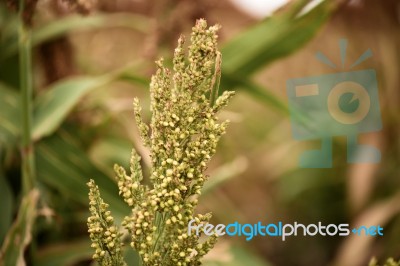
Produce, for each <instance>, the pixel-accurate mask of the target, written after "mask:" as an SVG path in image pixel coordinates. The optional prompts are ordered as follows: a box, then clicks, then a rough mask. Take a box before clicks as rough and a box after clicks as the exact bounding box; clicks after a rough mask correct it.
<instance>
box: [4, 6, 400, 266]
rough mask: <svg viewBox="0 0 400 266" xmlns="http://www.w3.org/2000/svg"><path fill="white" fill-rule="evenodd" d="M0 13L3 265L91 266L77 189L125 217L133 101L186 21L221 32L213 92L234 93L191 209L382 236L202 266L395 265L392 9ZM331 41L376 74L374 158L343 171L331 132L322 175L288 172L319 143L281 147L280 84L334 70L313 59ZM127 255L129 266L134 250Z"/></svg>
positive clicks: (264, 246)
mask: <svg viewBox="0 0 400 266" xmlns="http://www.w3.org/2000/svg"><path fill="white" fill-rule="evenodd" d="M0 3H1V6H0V211H1V218H0V244H1V245H3V248H2V253H0V261H1V257H2V256H3V259H4V258H5V257H6V256H5V255H7V254H11V253H13V254H14V253H15V254H14V255H15V256H18V255H21V254H23V257H24V258H25V260H26V264H27V265H38V266H44V265H49V266H54V265H93V263H92V262H91V259H90V258H91V255H92V250H91V248H90V241H89V237H88V235H87V227H86V219H87V217H88V210H87V205H88V199H87V193H88V190H87V187H86V182H87V181H88V180H89V178H93V179H95V180H96V183H98V184H99V186H100V190H101V192H102V195H103V197H104V199H105V201H107V202H108V203H110V205H111V210H112V213H113V214H114V216H116V217H117V219H118V220H121V218H122V217H123V216H124V215H125V214H126V213H127V212H128V209H127V207H126V206H125V205H124V203H123V202H122V200H121V199H120V198H119V197H118V192H117V186H116V185H115V182H114V179H113V172H112V169H113V164H114V163H119V164H121V165H124V166H128V164H129V157H130V151H131V149H132V147H134V148H135V149H136V150H137V151H138V152H139V153H140V154H141V155H142V156H143V158H144V160H143V164H144V166H145V168H147V170H146V171H147V173H148V172H149V170H148V169H149V168H148V166H149V164H148V162H149V161H148V160H147V159H146V158H148V157H146V156H147V151H146V150H145V149H144V148H143V146H142V144H141V143H140V138H139V135H138V132H137V128H136V125H135V122H134V118H133V110H132V100H133V97H135V96H136V97H139V98H140V99H141V101H142V105H143V107H144V114H145V119H146V120H148V119H149V118H150V115H151V114H150V112H149V109H148V106H149V90H148V88H149V86H148V84H149V79H150V77H151V75H152V73H154V71H155V64H154V61H155V60H156V59H158V58H159V57H161V56H163V57H164V58H165V59H166V61H167V62H168V64H169V65H171V56H172V54H173V49H174V47H175V45H176V42H177V39H178V37H179V35H180V34H185V35H187V36H188V34H189V33H190V29H191V27H192V26H193V25H194V23H195V20H196V19H198V18H205V19H207V21H208V23H209V24H210V25H212V24H216V23H218V24H220V25H222V29H221V31H220V38H219V43H220V45H219V47H220V50H221V51H222V55H223V68H222V81H221V88H220V91H223V90H236V91H237V95H236V96H235V98H234V100H233V102H232V103H231V104H230V106H229V107H228V108H227V109H226V110H225V111H224V112H222V113H221V115H220V118H221V119H230V120H231V124H230V126H229V129H228V132H227V134H226V135H225V136H224V137H223V138H222V140H221V142H220V144H219V149H218V151H217V155H216V156H215V157H214V158H213V160H212V163H211V165H210V167H209V170H208V173H209V174H210V176H211V178H210V181H209V183H208V184H207V185H206V187H205V191H204V193H203V195H202V197H201V198H200V206H199V208H198V211H199V212H206V211H207V212H208V211H211V212H212V213H213V220H212V223H213V224H217V223H225V224H227V223H231V222H235V221H238V222H240V223H257V222H258V221H261V222H264V223H270V222H278V221H283V222H287V223H293V222H295V221H297V222H299V223H304V224H310V223H318V222H319V221H321V222H322V223H323V224H329V223H335V224H339V223H349V224H350V225H351V226H357V225H378V224H379V225H381V226H382V227H384V236H380V237H364V236H353V235H352V236H349V237H318V236H316V237H303V236H297V237H290V238H288V239H287V240H286V241H285V242H282V241H281V239H280V238H273V237H256V238H254V239H253V240H251V241H246V240H245V238H244V237H229V238H228V237H222V238H221V239H220V241H219V242H218V244H217V246H216V247H215V249H214V250H213V251H212V252H211V253H210V254H209V255H208V256H207V257H206V259H205V260H204V264H205V265H207V266H211V265H232V266H236V265H238V266H239V265H252V266H258V265H278V266H280V265H282V266H286V265H294V266H296V265H299V266H303V265H335V266H336V265H337V266H358V265H367V264H368V262H369V260H370V259H371V258H372V257H376V258H377V259H378V260H379V261H383V260H385V259H386V258H387V257H394V258H397V259H399V258H400V189H399V188H400V179H399V177H400V139H399V137H398V136H399V133H400V126H399V122H400V112H399V111H400V110H399V106H400V90H399V85H400V78H399V70H400V63H399V62H400V27H399V26H400V25H399V24H400V3H399V2H398V1H397V0H385V1H374V0H343V1H327V0H325V1H324V0H320V1H293V0H292V1H290V0H273V1H272V0H271V1H260V0H258V1H257V0H252V1H246V0H220V1H212V0H197V1H189V0H157V1H156V0H147V1H145V0H114V1H106V0H38V1H37V2H36V1H35V0H30V1H26V4H25V9H24V12H23V13H22V14H21V15H20V16H18V15H17V13H16V9H17V6H18V3H17V1H15V0H2V1H0ZM35 5H36V6H35ZM21 17H22V18H23V20H24V23H25V25H26V26H25V31H26V32H28V33H30V36H31V42H32V47H33V49H32V68H30V67H29V62H28V63H27V65H28V67H26V68H25V71H22V70H21V69H24V67H21V64H24V62H21V61H19V56H18V54H19V53H21V50H20V49H19V48H18V39H19V38H20V37H19V34H23V32H22V33H21V27H20V26H19V25H20V24H21ZM22 31H23V30H22ZM341 38H345V39H347V40H348V48H347V61H348V62H349V64H350V62H354V61H355V60H357V59H358V57H359V56H360V55H361V54H362V53H363V52H365V51H366V50H367V49H371V50H372V52H373V57H371V58H369V59H368V60H366V61H365V62H363V63H362V64H360V65H358V66H357V67H356V68H355V70H363V69H371V68H372V69H375V70H376V72H377V80H378V87H379V101H380V106H381V114H382V123H383V129H382V130H381V131H379V132H372V133H368V134H362V135H360V141H361V142H362V143H368V144H371V145H373V146H375V147H378V148H379V149H380V150H381V153H382V160H381V162H380V163H378V164H348V163H347V162H346V138H345V137H342V136H339V137H334V138H333V167H332V168H329V169H302V168H299V166H298V158H299V156H300V154H301V153H302V152H303V151H305V150H308V149H310V148H311V147H318V145H319V142H318V140H315V141H296V140H293V137H292V134H291V125H290V117H289V112H288V104H287V102H288V100H287V95H286V80H288V79H291V78H300V77H309V76H318V75H322V74H327V73H336V72H340V71H347V70H348V69H347V68H346V67H345V68H343V69H332V68H330V67H329V66H327V65H324V64H322V63H321V62H320V61H318V60H316V58H315V54H316V53H317V52H318V51H320V52H323V53H324V54H325V55H327V57H329V58H330V59H331V61H332V62H333V63H335V64H337V65H340V50H339V45H338V42H339V39H341ZM25 63H26V62H25ZM26 79H28V80H32V83H33V107H32V116H33V122H32V132H31V136H32V138H33V147H34V157H35V158H34V160H35V164H36V167H35V173H36V174H35V175H36V180H37V187H38V188H39V197H38V198H35V199H36V200H35V204H37V213H36V215H37V218H36V219H34V216H35V212H34V211H32V208H34V206H35V205H33V207H32V206H31V205H29V202H32V199H31V198H29V197H28V196H29V195H27V194H26V193H24V191H23V189H22V188H23V184H22V181H21V153H20V152H19V147H20V145H21V144H20V143H21V126H20V124H21V122H20V113H21V112H23V108H22V106H21V102H20V99H19V94H20V93H21V92H20V91H19V88H20V87H21V84H22V83H23V82H24V81H23V80H26ZM24 199H25V201H24ZM11 228H14V229H15V230H17V232H18V234H17V235H13V232H14V233H15V230H11ZM30 237H31V242H30V244H29V245H28V243H29V239H30ZM11 240H13V241H14V242H11V243H14V245H13V244H11V245H10V241H11ZM26 245H28V247H27V249H26V251H25V252H24V251H23V249H24V248H25V246H26ZM126 257H127V260H128V261H129V262H130V264H129V265H136V255H135V254H134V253H133V252H131V251H129V252H126ZM3 263H5V262H3ZM0 264H1V262H0ZM4 265H6V266H9V265H10V266H11V265H12V264H7V263H5V264H4ZM18 265H22V264H18Z"/></svg>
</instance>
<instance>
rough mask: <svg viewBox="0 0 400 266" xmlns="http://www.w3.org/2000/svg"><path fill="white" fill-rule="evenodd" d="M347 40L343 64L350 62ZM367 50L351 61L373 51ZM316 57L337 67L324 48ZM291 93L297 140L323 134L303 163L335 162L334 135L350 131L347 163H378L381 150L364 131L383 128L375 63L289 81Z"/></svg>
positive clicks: (320, 165) (323, 165)
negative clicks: (361, 138)
mask: <svg viewBox="0 0 400 266" xmlns="http://www.w3.org/2000/svg"><path fill="white" fill-rule="evenodd" d="M346 47H347V41H346V40H341V41H340V48H341V55H342V66H344V63H345V57H346V52H345V51H346ZM371 55H372V52H371V51H370V50H367V51H366V52H365V53H364V54H363V55H361V56H360V58H359V59H358V60H357V61H356V62H355V63H354V64H353V65H352V66H351V67H350V68H352V67H354V66H356V65H358V64H360V63H361V62H363V61H364V60H365V59H367V58H368V57H370V56H371ZM317 58H318V59H319V60H320V61H322V62H323V63H325V64H328V65H329V66H331V67H334V68H336V65H334V64H333V63H332V62H331V61H330V60H329V59H328V58H327V57H325V56H324V55H323V54H322V53H318V54H317ZM286 85H287V94H288V99H289V111H290V116H291V126H292V134H293V137H294V139H296V140H313V139H320V140H321V148H320V149H318V150H309V151H305V152H303V153H302V154H301V156H300V167H304V168H331V167H332V137H334V136H346V137H347V162H348V163H378V162H380V159H381V154H380V151H379V150H378V149H377V148H375V147H372V146H368V145H361V144H359V143H358V141H357V138H358V135H359V134H361V133H368V132H376V131H379V130H381V129H382V120H381V113H380V107H379V95H378V85H377V79H376V72H375V70H373V69H366V70H359V71H349V72H338V73H333V74H327V75H321V76H315V77H306V78H295V79H289V80H288V81H287V84H286Z"/></svg>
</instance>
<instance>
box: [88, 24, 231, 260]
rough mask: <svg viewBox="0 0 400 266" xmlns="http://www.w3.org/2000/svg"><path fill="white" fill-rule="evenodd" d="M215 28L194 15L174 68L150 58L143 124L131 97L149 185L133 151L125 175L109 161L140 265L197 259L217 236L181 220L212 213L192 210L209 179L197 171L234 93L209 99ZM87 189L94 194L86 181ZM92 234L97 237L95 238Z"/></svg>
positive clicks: (215, 71) (217, 61) (199, 219)
mask: <svg viewBox="0 0 400 266" xmlns="http://www.w3.org/2000/svg"><path fill="white" fill-rule="evenodd" d="M218 29H219V26H211V27H207V23H206V21H205V20H203V19H200V20H198V21H197V23H196V25H195V26H194V27H193V31H192V35H191V44H190V45H189V47H188V56H187V59H186V52H185V48H184V44H185V39H184V37H183V36H182V37H181V38H179V40H178V46H177V48H176V49H175V53H174V59H173V70H174V73H173V74H172V73H171V72H170V70H169V69H167V68H166V67H164V65H163V60H162V59H161V60H159V61H157V62H156V64H157V72H156V74H155V75H154V76H153V77H152V79H151V83H150V93H151V106H150V110H151V112H152V117H151V121H150V125H147V124H146V123H145V122H143V120H142V116H141V113H140V112H141V107H140V103H139V100H138V99H135V100H134V102H133V105H134V112H135V120H136V123H137V125H138V128H139V132H140V135H141V139H142V141H143V142H144V144H145V145H146V146H147V147H148V148H149V149H150V153H151V175H150V181H151V186H145V185H143V184H142V182H141V181H142V179H143V177H142V169H141V165H140V157H139V155H138V154H137V153H136V152H135V151H133V152H132V156H131V168H130V174H128V173H126V171H125V170H124V169H123V168H122V167H120V166H115V172H116V176H117V181H118V187H119V191H120V195H121V196H122V197H123V199H124V200H125V202H126V203H127V204H128V205H129V206H130V207H131V208H132V213H131V215H129V216H126V217H125V219H124V221H123V222H122V226H123V227H124V228H125V229H126V230H127V231H128V232H129V235H130V236H131V246H132V247H133V248H134V249H135V250H137V252H138V253H139V255H140V257H141V260H142V262H143V264H144V265H148V266H156V265H168V266H169V265H200V264H201V263H200V259H201V258H202V257H203V256H204V255H205V254H206V253H207V252H209V251H210V249H212V247H213V246H214V244H215V243H216V240H217V237H216V235H213V236H211V237H209V238H208V239H205V240H203V238H202V239H201V240H200V236H198V235H196V234H194V233H192V234H188V223H189V221H190V220H192V219H194V220H195V223H194V224H195V225H196V224H197V225H198V224H200V223H206V222H208V221H209V220H210V218H211V214H206V215H201V214H197V215H195V214H194V209H195V207H196V205H197V197H198V196H199V195H200V194H201V189H202V187H203V185H204V183H205V182H206V181H207V179H208V176H207V175H205V174H204V172H205V170H206V168H207V163H208V161H209V160H210V159H211V157H212V156H213V155H214V153H215V151H216V147H217V143H218V141H219V139H220V137H221V135H222V134H224V133H225V129H226V126H227V122H228V121H225V122H222V123H221V122H219V121H218V118H217V113H218V112H219V111H220V109H221V108H222V107H224V106H225V105H227V103H228V101H229V99H230V98H231V97H232V96H233V94H234V93H233V92H224V93H223V94H222V95H221V96H220V97H219V98H217V99H216V100H214V99H213V97H212V95H216V94H217V92H216V89H217V88H218V85H219V84H218V82H216V81H217V80H219V74H220V65H221V54H220V53H219V52H218V51H217V31H218ZM89 184H90V186H93V183H89ZM91 193H92V194H93V193H95V191H94V192H92V188H91ZM96 195H97V194H96ZM93 197H94V196H93V195H92V198H93ZM98 200H99V199H93V200H91V201H94V202H96V201H98ZM101 202H102V201H101ZM92 209H93V208H92V207H91V210H92ZM97 212H98V211H97ZM92 215H93V212H92ZM89 228H90V229H89V230H93V228H94V226H93V225H91V224H89ZM103 230H107V229H103ZM200 233H201V232H200ZM100 239H102V238H101V237H100ZM92 240H93V238H92ZM96 241H97V242H99V240H97V238H95V239H94V243H97V242H96ZM100 242H101V241H100ZM101 243H102V242H101ZM96 247H97V246H96ZM99 250H100V253H101V252H102V250H101V248H100V249H99ZM96 254H97V250H96ZM96 254H95V256H96ZM97 256H99V255H97ZM100 262H101V261H100ZM115 265H119V264H115Z"/></svg>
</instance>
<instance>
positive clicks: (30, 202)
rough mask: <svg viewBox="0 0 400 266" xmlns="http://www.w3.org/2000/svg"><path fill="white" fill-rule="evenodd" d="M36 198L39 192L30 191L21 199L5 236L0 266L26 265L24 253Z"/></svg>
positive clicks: (34, 214)
mask: <svg viewBox="0 0 400 266" xmlns="http://www.w3.org/2000/svg"><path fill="white" fill-rule="evenodd" d="M38 198H39V191H38V190H32V191H31V192H30V193H29V194H27V195H26V196H24V198H23V199H22V202H21V205H20V207H19V211H18V216H17V219H16V221H15V222H14V223H13V225H12V227H11V229H10V231H9V233H8V235H7V236H6V239H5V240H4V244H3V247H2V249H1V251H0V265H16V266H24V265H26V263H25V260H24V251H25V248H26V247H27V246H28V245H29V243H30V242H31V239H32V236H31V231H32V226H33V223H34V221H35V217H36V204H37V201H38Z"/></svg>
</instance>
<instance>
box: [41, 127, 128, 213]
mask: <svg viewBox="0 0 400 266" xmlns="http://www.w3.org/2000/svg"><path fill="white" fill-rule="evenodd" d="M35 149H36V166H37V176H38V180H39V181H40V182H43V183H45V184H46V185H48V186H50V187H52V188H55V189H57V190H58V191H59V192H60V193H61V194H63V195H64V196H65V197H67V198H70V199H71V200H74V201H76V202H80V203H82V204H84V205H88V196H87V195H88V188H87V185H86V183H87V182H88V181H89V179H90V178H92V179H94V180H95V181H96V184H97V185H98V186H99V188H100V192H101V195H102V197H103V199H104V201H105V202H107V203H108V204H110V209H111V211H112V213H113V216H114V217H115V218H116V219H120V218H121V217H123V216H124V215H126V214H127V213H128V212H129V208H128V206H127V205H126V204H125V203H124V202H123V200H122V199H121V198H120V197H119V196H118V188H117V185H116V183H115V182H114V181H113V180H112V179H111V178H109V177H108V176H106V175H105V174H104V173H103V172H102V171H101V170H99V169H98V168H97V167H96V166H94V164H93V163H92V162H91V161H90V159H89V158H88V156H87V153H86V152H85V151H84V150H83V149H82V148H81V147H80V146H79V140H77V139H75V138H74V136H73V135H72V134H69V133H68V132H67V131H65V130H59V131H58V132H57V133H56V134H54V135H52V136H51V137H48V138H46V139H43V140H42V141H40V142H39V143H38V144H37V145H36V147H35ZM111 167H112V166H111V165H110V168H111Z"/></svg>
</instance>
